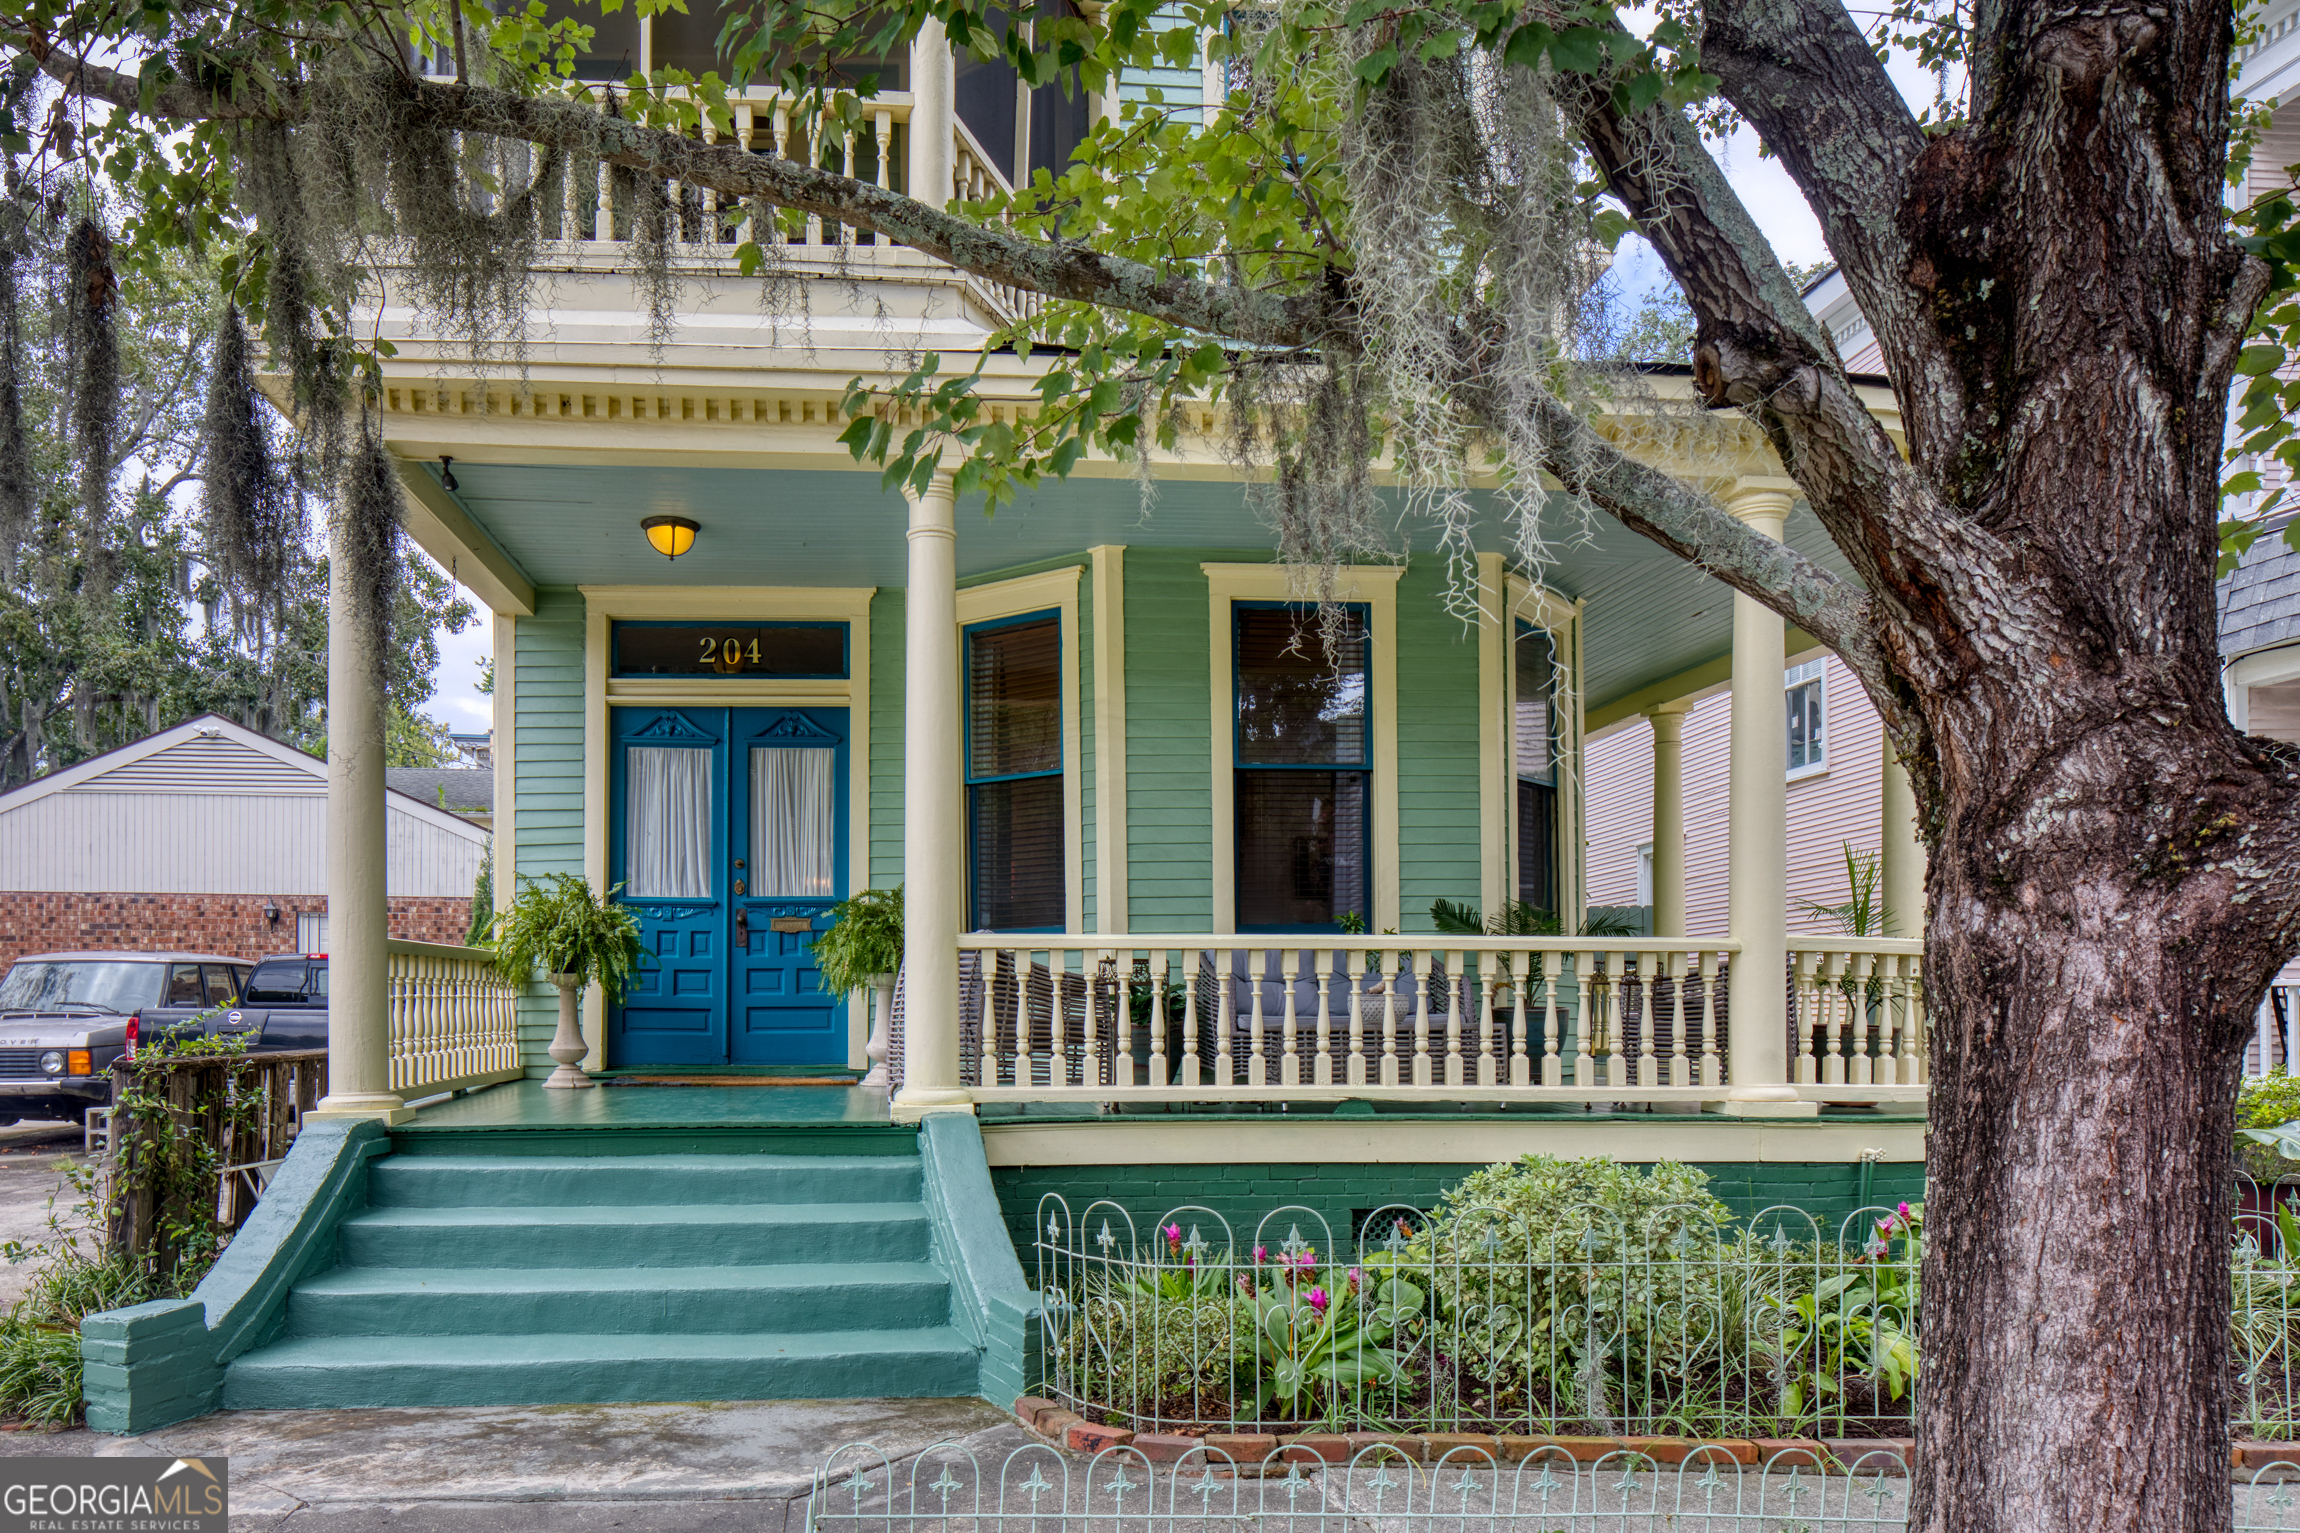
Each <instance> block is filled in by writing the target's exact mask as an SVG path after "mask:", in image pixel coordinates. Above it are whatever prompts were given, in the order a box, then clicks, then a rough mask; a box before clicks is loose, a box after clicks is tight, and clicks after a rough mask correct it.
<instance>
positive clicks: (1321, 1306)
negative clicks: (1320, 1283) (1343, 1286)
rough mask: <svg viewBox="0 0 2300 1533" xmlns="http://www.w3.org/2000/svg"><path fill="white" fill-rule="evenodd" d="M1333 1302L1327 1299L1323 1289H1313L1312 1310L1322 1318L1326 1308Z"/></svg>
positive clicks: (1311, 1297)
mask: <svg viewBox="0 0 2300 1533" xmlns="http://www.w3.org/2000/svg"><path fill="white" fill-rule="evenodd" d="M1332 1302H1333V1300H1331V1299H1329V1298H1327V1297H1326V1291H1325V1290H1324V1289H1323V1288H1313V1289H1311V1290H1310V1308H1311V1309H1313V1310H1315V1311H1316V1312H1317V1313H1318V1314H1319V1315H1320V1316H1321V1317H1322V1316H1323V1315H1324V1314H1325V1313H1326V1306H1327V1305H1328V1304H1331V1303H1332Z"/></svg>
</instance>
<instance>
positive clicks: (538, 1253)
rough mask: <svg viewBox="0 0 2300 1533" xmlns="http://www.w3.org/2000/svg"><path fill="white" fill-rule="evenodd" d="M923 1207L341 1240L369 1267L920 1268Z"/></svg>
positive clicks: (631, 1217) (611, 1215)
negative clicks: (809, 1264) (817, 1264)
mask: <svg viewBox="0 0 2300 1533" xmlns="http://www.w3.org/2000/svg"><path fill="white" fill-rule="evenodd" d="M927 1231H928V1225H927V1217H926V1210H925V1208H924V1207H922V1206H921V1205H920V1204H918V1203H915V1202H913V1203H784V1204H751V1203H743V1204H726V1203H705V1204H667V1205H663V1206H657V1207H628V1206H607V1207H594V1206H587V1205H586V1206H548V1205H536V1206H513V1207H500V1206H489V1205H480V1206H473V1207H461V1208H396V1207H385V1208H370V1209H368V1210H367V1211H366V1212H364V1213H359V1214H354V1215H353V1216H352V1217H350V1218H348V1219H346V1220H345V1221H344V1222H343V1225H342V1227H341V1229H340V1231H339V1238H340V1241H341V1249H342V1252H343V1260H344V1261H345V1263H346V1264H347V1265H351V1266H361V1267H703V1266H749V1265H753V1264H764V1263H774V1262H802V1261H918V1260H923V1259H924V1258H925V1257H926V1255H927Z"/></svg>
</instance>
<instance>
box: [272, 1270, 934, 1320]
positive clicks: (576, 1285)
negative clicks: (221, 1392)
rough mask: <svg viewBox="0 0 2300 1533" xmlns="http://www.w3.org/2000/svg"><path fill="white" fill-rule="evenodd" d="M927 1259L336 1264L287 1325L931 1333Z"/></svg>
mask: <svg viewBox="0 0 2300 1533" xmlns="http://www.w3.org/2000/svg"><path fill="white" fill-rule="evenodd" d="M949 1319H950V1284H949V1281H948V1280H947V1279H946V1278H944V1276H943V1275H942V1273H941V1272H940V1271H939V1270H938V1269H937V1268H936V1267H935V1266H934V1265H933V1264H932V1263H930V1262H784V1263H781V1264H779V1265H776V1266H771V1267H609V1268H599V1267H532V1268H504V1267H474V1268H442V1267H429V1268H413V1269H411V1268H405V1267H338V1268H336V1269H335V1270H334V1271H332V1272H325V1273H322V1274H320V1275H319V1276H318V1277H314V1278H307V1279H305V1280H304V1281H303V1282H300V1283H298V1284H296V1286H295V1289H294V1291H293V1293H291V1294H290V1295H289V1298H288V1332H289V1334H290V1335H293V1336H299V1337H312V1336H487V1335H500V1336H511V1335H520V1334H531V1333H545V1332H553V1331H565V1330H568V1329H570V1328H572V1327H576V1326H580V1327H581V1328H582V1329H584V1330H585V1331H591V1332H598V1333H602V1334H609V1335H619V1334H632V1333H644V1332H663V1333H666V1334H676V1333H690V1332H691V1333H705V1332H722V1333H725V1332H740V1333H745V1334H754V1335H755V1334H758V1333H761V1332H766V1331H776V1332H806V1331H888V1330H903V1329H914V1330H926V1329H932V1328H935V1327H939V1326H942V1325H945V1324H947V1323H948V1321H949Z"/></svg>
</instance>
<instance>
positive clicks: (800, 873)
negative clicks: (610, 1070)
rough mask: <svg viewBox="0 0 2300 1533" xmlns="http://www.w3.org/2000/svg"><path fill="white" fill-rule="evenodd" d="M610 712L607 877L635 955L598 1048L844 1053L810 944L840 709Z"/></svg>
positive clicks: (835, 824)
mask: <svg viewBox="0 0 2300 1533" xmlns="http://www.w3.org/2000/svg"><path fill="white" fill-rule="evenodd" d="M611 713H612V716H613V719H614V761H613V776H614V793H613V803H612V810H611V812H612V814H613V816H614V826H613V830H612V832H611V835H610V850H609V862H610V872H609V881H610V882H612V883H614V884H617V885H619V886H620V889H619V892H618V894H617V896H616V897H617V898H618V899H619V900H620V901H621V902H622V903H623V904H625V905H627V906H629V907H630V908H631V910H632V912H633V913H634V914H636V915H637V916H638V918H639V929H640V933H641V939H642V942H643V943H644V946H645V949H646V954H645V957H644V958H643V959H642V960H641V964H640V969H639V972H638V973H637V974H636V975H635V976H633V978H632V981H631V984H630V986H629V989H628V991H627V993H626V994H625V996H624V998H623V1000H622V1002H621V1004H619V1005H617V1006H614V1007H612V1008H611V1009H610V1014H609V1018H608V1028H607V1039H608V1042H607V1051H608V1063H609V1064H610V1065H612V1066H615V1067H618V1068H622V1067H629V1066H645V1065H713V1064H721V1065H844V1064H845V1063H847V1023H846V1004H845V998H844V997H843V996H835V995H825V994H824V993H823V989H822V985H821V983H820V976H819V974H818V972H817V970H816V967H815V960H814V954H813V951H812V949H813V944H814V939H815V938H816V937H817V936H818V935H820V933H821V931H822V930H823V928H824V927H825V926H826V925H827V924H828V923H827V919H826V918H827V916H828V913H829V911H830V908H831V906H832V905H833V904H835V903H836V902H837V901H838V898H839V895H840V891H842V890H843V889H845V887H846V879H847V711H846V710H845V709H844V708H616V709H613V710H611Z"/></svg>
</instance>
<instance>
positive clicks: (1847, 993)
mask: <svg viewBox="0 0 2300 1533" xmlns="http://www.w3.org/2000/svg"><path fill="white" fill-rule="evenodd" d="M1924 958H1925V945H1924V943H1923V942H1921V941H1919V940H1916V939H1914V938H1892V937H1791V938H1790V939H1789V975H1790V979H1789V984H1790V998H1791V999H1790V1012H1789V1033H1790V1039H1791V1044H1790V1060H1791V1073H1792V1075H1793V1077H1794V1080H1795V1083H1796V1084H1797V1085H1800V1086H1921V1085H1923V1084H1924V1083H1925V1079H1926V1076H1925V1041H1924V1040H1925V987H1924Z"/></svg>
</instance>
